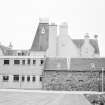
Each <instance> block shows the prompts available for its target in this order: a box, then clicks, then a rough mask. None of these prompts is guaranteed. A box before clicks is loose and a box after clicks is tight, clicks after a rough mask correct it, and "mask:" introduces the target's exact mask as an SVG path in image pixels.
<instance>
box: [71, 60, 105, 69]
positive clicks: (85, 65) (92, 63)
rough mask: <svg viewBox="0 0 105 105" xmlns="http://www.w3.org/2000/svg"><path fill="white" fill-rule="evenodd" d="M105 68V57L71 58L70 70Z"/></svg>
mask: <svg viewBox="0 0 105 105" xmlns="http://www.w3.org/2000/svg"><path fill="white" fill-rule="evenodd" d="M102 67H103V68H104V69H105V58H72V59H71V63H70V70H71V71H91V70H92V71H102Z"/></svg>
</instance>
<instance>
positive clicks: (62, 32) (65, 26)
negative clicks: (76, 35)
mask: <svg viewBox="0 0 105 105" xmlns="http://www.w3.org/2000/svg"><path fill="white" fill-rule="evenodd" d="M59 34H60V35H68V24H67V23H66V22H64V23H62V24H61V25H60V26H59Z"/></svg>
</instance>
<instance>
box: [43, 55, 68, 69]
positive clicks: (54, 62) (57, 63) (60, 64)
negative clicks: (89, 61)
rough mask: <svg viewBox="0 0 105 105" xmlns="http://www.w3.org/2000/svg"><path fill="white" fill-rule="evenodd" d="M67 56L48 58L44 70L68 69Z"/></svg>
mask: <svg viewBox="0 0 105 105" xmlns="http://www.w3.org/2000/svg"><path fill="white" fill-rule="evenodd" d="M67 69H68V68H67V59H66V58H55V57H54V58H53V57H52V58H46V60H45V67H44V70H67Z"/></svg>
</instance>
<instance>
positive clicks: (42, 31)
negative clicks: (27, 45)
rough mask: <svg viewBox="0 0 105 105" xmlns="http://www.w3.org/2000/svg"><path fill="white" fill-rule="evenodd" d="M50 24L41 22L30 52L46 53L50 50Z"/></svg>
mask: <svg viewBox="0 0 105 105" xmlns="http://www.w3.org/2000/svg"><path fill="white" fill-rule="evenodd" d="M48 38H49V23H48V21H42V20H41V21H40V22H39V25H38V28H37V31H36V34H35V38H34V40H33V43H32V46H31V49H30V51H46V50H47V49H48Z"/></svg>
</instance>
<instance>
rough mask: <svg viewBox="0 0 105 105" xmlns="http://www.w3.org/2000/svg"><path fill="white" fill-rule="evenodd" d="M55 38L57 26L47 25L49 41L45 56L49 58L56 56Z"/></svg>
mask: <svg viewBox="0 0 105 105" xmlns="http://www.w3.org/2000/svg"><path fill="white" fill-rule="evenodd" d="M56 37H57V25H56V24H55V23H52V24H50V25H49V41H48V50H47V55H48V56H49V57H55V56H56Z"/></svg>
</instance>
